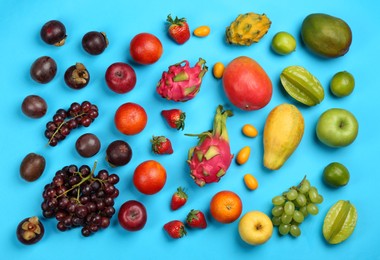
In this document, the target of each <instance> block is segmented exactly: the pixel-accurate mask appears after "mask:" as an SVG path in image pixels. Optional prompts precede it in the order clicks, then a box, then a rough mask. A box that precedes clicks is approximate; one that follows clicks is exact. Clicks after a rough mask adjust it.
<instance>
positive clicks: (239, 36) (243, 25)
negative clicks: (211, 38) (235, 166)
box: [226, 12, 272, 46]
mask: <svg viewBox="0 0 380 260" xmlns="http://www.w3.org/2000/svg"><path fill="white" fill-rule="evenodd" d="M271 23H272V22H271V21H270V20H269V18H268V17H267V16H266V15H265V14H261V15H260V14H256V13H253V12H250V13H246V14H240V15H239V16H238V17H237V18H236V19H235V20H234V21H233V22H232V23H231V24H230V26H228V27H227V28H226V38H227V42H228V43H230V44H237V45H247V46H249V45H251V44H252V43H256V42H258V41H260V39H261V38H262V37H264V35H265V34H266V33H267V32H268V30H269V28H270V26H271Z"/></svg>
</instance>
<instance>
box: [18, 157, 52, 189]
mask: <svg viewBox="0 0 380 260" xmlns="http://www.w3.org/2000/svg"><path fill="white" fill-rule="evenodd" d="M45 165H46V161H45V158H44V157H43V156H42V155H39V154H36V153H29V154H27V155H26V156H25V157H24V159H23V160H22V162H21V165H20V176H21V178H23V179H24V180H26V181H29V182H32V181H35V180H37V179H38V178H39V177H40V176H41V175H42V173H43V172H44V170H45Z"/></svg>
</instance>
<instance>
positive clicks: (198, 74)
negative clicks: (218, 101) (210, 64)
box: [156, 58, 207, 102]
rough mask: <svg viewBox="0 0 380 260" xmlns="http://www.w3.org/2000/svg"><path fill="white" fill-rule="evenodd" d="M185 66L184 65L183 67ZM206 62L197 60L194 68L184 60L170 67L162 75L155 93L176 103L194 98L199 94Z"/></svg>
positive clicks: (200, 59) (205, 70)
mask: <svg viewBox="0 0 380 260" xmlns="http://www.w3.org/2000/svg"><path fill="white" fill-rule="evenodd" d="M183 64H185V65H183ZM205 64H206V61H205V60H204V59H202V58H199V61H198V62H197V64H195V66H194V67H192V68H191V67H190V66H189V62H188V61H187V60H184V61H182V62H180V63H177V64H174V65H171V66H170V67H169V70H168V71H164V72H163V73H162V77H161V79H160V81H159V82H158V84H157V88H156V91H157V93H158V94H160V95H161V96H162V97H163V98H166V99H168V100H173V101H176V102H185V101H188V100H190V99H192V98H194V97H195V95H196V94H197V93H198V92H199V90H200V87H201V84H202V78H203V76H204V75H205V73H206V72H207V66H206V65H205Z"/></svg>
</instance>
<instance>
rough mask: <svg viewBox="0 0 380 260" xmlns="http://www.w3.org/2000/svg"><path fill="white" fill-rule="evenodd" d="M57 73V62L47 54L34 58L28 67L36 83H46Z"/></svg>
mask: <svg viewBox="0 0 380 260" xmlns="http://www.w3.org/2000/svg"><path fill="white" fill-rule="evenodd" d="M56 74H57V63H56V62H55V60H53V59H52V58H51V57H49V56H42V57H39V58H38V59H36V60H35V61H34V62H33V64H32V66H31V67H30V76H31V77H32V79H33V80H34V81H36V82H38V83H41V84H46V83H49V82H50V81H52V80H53V78H54V77H55V75H56Z"/></svg>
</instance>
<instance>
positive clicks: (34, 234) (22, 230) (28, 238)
mask: <svg viewBox="0 0 380 260" xmlns="http://www.w3.org/2000/svg"><path fill="white" fill-rule="evenodd" d="M26 223H29V224H28V225H27V226H25V225H26ZM44 234H45V228H44V225H43V224H42V223H41V221H40V220H39V219H38V218H37V217H30V218H25V219H23V220H22V221H21V222H20V223H19V224H18V226H17V229H16V235H17V239H18V240H19V241H20V242H21V243H23V244H24V245H33V244H35V243H37V242H38V241H40V240H41V239H42V237H43V236H44Z"/></svg>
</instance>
